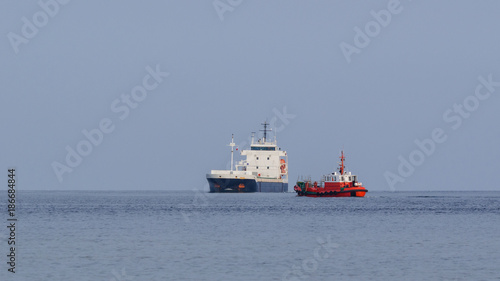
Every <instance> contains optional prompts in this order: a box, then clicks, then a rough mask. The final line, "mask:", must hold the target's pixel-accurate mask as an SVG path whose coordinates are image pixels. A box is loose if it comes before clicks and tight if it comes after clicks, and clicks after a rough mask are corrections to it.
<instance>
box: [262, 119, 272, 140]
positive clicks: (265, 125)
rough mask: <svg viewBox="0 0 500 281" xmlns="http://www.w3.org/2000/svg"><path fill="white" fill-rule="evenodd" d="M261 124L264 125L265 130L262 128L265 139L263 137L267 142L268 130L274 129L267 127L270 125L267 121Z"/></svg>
mask: <svg viewBox="0 0 500 281" xmlns="http://www.w3.org/2000/svg"><path fill="white" fill-rule="evenodd" d="M261 125H264V130H261V131H263V132H264V139H263V142H264V143H266V139H267V131H272V129H269V130H268V129H267V125H269V123H267V121H264V123H261Z"/></svg>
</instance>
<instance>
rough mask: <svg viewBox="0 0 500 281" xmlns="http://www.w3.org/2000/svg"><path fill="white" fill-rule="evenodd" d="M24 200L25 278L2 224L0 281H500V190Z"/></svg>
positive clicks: (46, 195)
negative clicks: (11, 264) (11, 267)
mask: <svg viewBox="0 0 500 281" xmlns="http://www.w3.org/2000/svg"><path fill="white" fill-rule="evenodd" d="M6 193H7V192H6V191H5V192H2V194H1V195H0V200H1V201H0V208H1V209H2V210H4V212H3V213H4V216H3V220H2V224H5V225H8V224H7V214H6V212H5V210H6V209H7V206H6V205H7V204H6V203H7V195H6ZM17 198H18V201H17V206H16V207H17V218H18V221H17V223H16V258H17V259H16V273H15V274H12V273H10V272H8V271H7V268H8V265H7V264H6V262H7V257H6V255H7V254H8V249H9V246H8V245H7V238H8V235H9V233H8V229H7V228H6V227H5V226H4V227H2V228H3V230H2V231H0V253H1V255H0V261H1V272H0V280H65V281H69V280H102V281H113V280H116V281H125V280H141V281H143V280H500V192H369V193H368V194H367V196H366V197H365V198H307V197H297V196H296V195H295V194H293V193H279V194H269V193H267V194H266V193H253V194H210V193H205V192H192V191H186V192H181V191H178V192H175V191H133V192H132V191H129V192H126V191H121V192H119V191H115V192H104V191H18V193H17Z"/></svg>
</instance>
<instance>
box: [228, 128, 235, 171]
mask: <svg viewBox="0 0 500 281" xmlns="http://www.w3.org/2000/svg"><path fill="white" fill-rule="evenodd" d="M229 146H230V147H231V172H233V153H234V147H235V146H236V144H235V143H234V134H231V143H230V144H229Z"/></svg>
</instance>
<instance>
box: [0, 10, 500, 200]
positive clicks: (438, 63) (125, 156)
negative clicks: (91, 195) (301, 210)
mask: <svg viewBox="0 0 500 281" xmlns="http://www.w3.org/2000/svg"><path fill="white" fill-rule="evenodd" d="M66 2H67V3H66ZM499 11H500V2H498V1H451V0H450V1H409V0H405V1H399V2H398V1H387V0H385V1H297V0H295V1H292V0H282V1H264V0H260V1H259V0H253V1H249V0H243V1H241V0H220V1H211V0H209V1H62V0H60V2H56V1H55V0H41V1H40V2H38V3H37V2H36V1H2V9H1V10H0V19H1V25H0V29H1V34H2V39H1V40H0V53H1V57H0V64H1V67H0V71H1V75H0V87H1V96H0V97H1V99H0V103H1V105H2V110H1V111H0V120H1V127H0V129H1V132H2V134H1V136H2V137H1V139H0V148H1V149H0V151H1V154H0V161H1V165H0V166H1V167H2V169H4V174H5V175H6V174H7V173H6V169H7V168H8V167H16V169H17V176H18V182H19V185H18V188H19V189H59V190H76V189H96V190H108V189H113V190H116V189H160V190H172V189H184V190H192V189H194V188H196V189H203V188H206V187H205V183H206V180H205V174H206V173H207V172H209V171H210V170H211V169H223V168H226V164H227V163H228V161H229V160H230V153H229V147H227V144H228V143H229V142H230V139H231V134H232V133H234V134H235V142H236V143H238V144H240V149H241V148H244V147H245V143H244V142H247V141H248V138H249V136H250V133H251V132H252V131H257V130H259V129H261V128H260V123H262V122H263V121H264V120H267V121H275V122H274V125H275V127H276V128H277V130H278V131H279V132H278V144H279V145H280V146H281V147H282V149H284V150H286V151H288V155H289V167H290V188H292V187H293V183H294V182H295V180H296V179H297V177H298V176H299V175H311V176H312V177H313V178H319V177H320V176H321V175H322V174H325V173H328V172H331V171H332V170H333V168H334V167H335V166H336V165H337V161H338V155H339V151H340V150H341V149H342V148H344V149H345V152H346V155H347V166H348V169H349V170H351V171H352V172H354V173H355V174H357V175H358V176H359V179H360V180H361V181H362V182H363V183H364V184H365V186H366V187H367V188H368V189H369V190H374V191H375V190H380V191H384V190H398V191H405V190H500V185H499V184H498V183H497V182H498V181H500V178H499V177H498V174H499V173H498V170H499V167H500V165H499V164H500V163H499V156H500V148H499V144H498V143H499V142H500V127H499V126H498V121H499V120H500V111H499V110H498V109H499V106H500V83H499V82H500V34H499V33H498V27H499V26H500V17H499V16H498V12H499ZM167 73H168V74H167ZM480 77H482V78H480ZM496 81H499V82H496ZM97 129H98V130H99V132H97V131H96V130H97ZM84 130H86V131H85V132H88V133H87V135H90V137H89V138H90V139H91V140H88V138H87V137H86V136H85V134H84V133H82V131H84ZM425 139H429V140H427V141H424V140H425ZM419 142H420V145H418V144H417V143H419ZM247 144H248V142H247ZM68 149H69V150H68ZM68 151H72V152H68ZM78 151H79V152H78ZM74 153H77V154H85V155H83V156H75V155H73V154H74ZM68 154H70V155H69V156H68ZM79 157H81V159H79ZM401 163H403V164H401ZM398 169H399V171H398ZM55 170H57V171H58V173H59V176H58V173H56V172H55ZM70 171H71V172H70ZM5 178H6V176H5ZM61 180H62V181H61ZM5 188H6V187H5Z"/></svg>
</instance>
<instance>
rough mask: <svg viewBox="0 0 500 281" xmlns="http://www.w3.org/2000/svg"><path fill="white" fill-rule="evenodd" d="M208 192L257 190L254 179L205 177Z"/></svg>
mask: <svg viewBox="0 0 500 281" xmlns="http://www.w3.org/2000/svg"><path fill="white" fill-rule="evenodd" d="M207 180H208V185H209V186H210V192H257V182H256V181H255V180H254V179H221V178H207Z"/></svg>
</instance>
